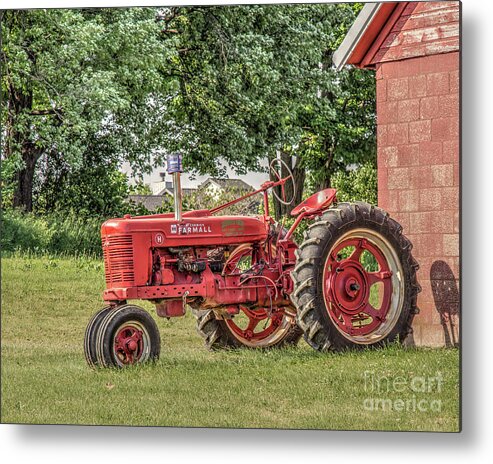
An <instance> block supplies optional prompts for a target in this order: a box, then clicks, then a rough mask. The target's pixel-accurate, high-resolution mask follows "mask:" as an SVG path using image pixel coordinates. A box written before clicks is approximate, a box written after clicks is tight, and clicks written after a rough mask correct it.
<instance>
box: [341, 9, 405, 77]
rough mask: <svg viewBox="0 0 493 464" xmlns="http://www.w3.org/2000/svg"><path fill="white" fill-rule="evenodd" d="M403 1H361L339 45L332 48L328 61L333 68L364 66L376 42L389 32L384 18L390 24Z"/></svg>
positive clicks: (374, 49) (395, 18) (369, 58)
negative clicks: (352, 22) (363, 4)
mask: <svg viewBox="0 0 493 464" xmlns="http://www.w3.org/2000/svg"><path fill="white" fill-rule="evenodd" d="M407 3H408V2H380V3H365V6H364V7H363V8H362V10H361V11H360V13H359V14H358V16H357V17H356V20H355V21H354V24H353V25H352V26H351V28H350V29H349V31H348V33H347V34H346V37H344V40H343V41H342V43H341V45H340V46H339V48H338V49H337V50H336V51H335V52H334V55H333V57H332V62H333V63H334V65H335V66H336V69H337V70H338V71H340V70H341V69H342V68H343V67H344V66H345V65H346V64H353V65H355V66H358V67H366V66H368V65H369V64H370V60H371V58H373V55H374V54H375V52H376V50H377V48H378V46H379V45H380V44H381V43H382V42H383V40H384V39H385V37H386V36H387V34H388V32H389V31H388V30H387V29H388V27H385V26H386V24H387V22H389V19H390V20H391V21H390V22H391V24H390V26H393V24H394V22H395V20H397V18H398V16H399V15H400V13H401V12H402V10H403V9H404V7H405V6H406V5H407ZM396 8H397V10H396ZM395 13H398V14H395ZM382 32H384V34H382ZM383 35H385V37H383ZM372 52H373V53H372ZM367 55H371V56H367Z"/></svg>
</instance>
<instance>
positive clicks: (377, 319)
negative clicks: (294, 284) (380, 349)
mask: <svg viewBox="0 0 493 464" xmlns="http://www.w3.org/2000/svg"><path fill="white" fill-rule="evenodd" d="M345 248H347V249H349V248H352V249H353V251H352V252H351V254H350V255H349V256H348V257H346V258H341V256H340V254H342V253H341V252H342V251H343V250H344V249H345ZM365 251H366V252H368V253H369V254H370V255H372V256H373V258H374V260H373V262H374V263H375V262H376V264H378V270H377V271H374V272H370V271H368V270H367V269H365V267H364V266H363V264H362V263H361V261H360V260H361V256H362V254H363V252H365ZM323 276H324V277H323V278H324V285H323V296H324V300H325V306H326V308H327V312H328V313H329V316H330V317H331V319H332V320H333V321H334V322H335V324H336V325H337V327H338V328H339V329H340V330H341V331H343V332H344V333H346V334H348V335H351V336H364V335H368V334H370V333H372V332H373V331H375V330H376V329H377V328H378V327H379V326H380V325H381V324H382V323H384V322H385V317H386V315H387V313H388V311H389V309H390V303H391V296H392V280H391V276H392V272H391V271H390V268H389V264H388V262H387V259H386V258H385V256H384V255H383V253H382V252H381V250H380V249H379V248H378V247H377V246H376V245H374V244H373V243H371V242H370V241H368V240H367V239H365V238H348V239H346V240H343V241H342V242H340V243H339V244H337V245H336V246H335V247H334V248H333V249H332V250H331V251H330V253H329V256H328V258H327V261H326V263H325V267H324V273H323ZM376 284H379V285H378V287H379V288H378V289H375V290H374V292H376V293H377V295H378V296H377V297H376V298H377V299H378V300H379V302H380V305H377V306H378V307H375V306H373V305H372V304H371V303H370V298H371V292H372V287H373V286H374V285H376ZM374 299H375V297H374Z"/></svg>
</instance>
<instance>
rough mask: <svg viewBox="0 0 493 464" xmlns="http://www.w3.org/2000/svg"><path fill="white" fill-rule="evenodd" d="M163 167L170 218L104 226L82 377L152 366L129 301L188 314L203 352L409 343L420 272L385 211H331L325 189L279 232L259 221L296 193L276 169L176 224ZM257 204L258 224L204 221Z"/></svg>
mask: <svg viewBox="0 0 493 464" xmlns="http://www.w3.org/2000/svg"><path fill="white" fill-rule="evenodd" d="M170 159H171V161H170V160H168V171H170V172H172V173H173V176H174V186H175V213H174V214H173V213H170V214H156V215H151V216H138V217H131V216H129V215H127V216H125V217H124V218H122V219H110V220H108V221H106V222H105V223H104V224H103V225H102V229H101V234H102V244H103V254H104V265H105V274H106V290H105V291H104V301H105V302H106V303H107V306H106V307H104V308H103V309H102V310H100V311H99V312H98V313H96V314H95V315H94V316H93V318H92V319H91V321H90V322H89V324H88V326H87V329H86V333H85V339H84V351H85V355H86V359H87V362H88V363H89V364H90V365H91V366H105V367H112V366H116V367H124V366H127V365H131V364H137V363H142V362H145V361H149V360H155V359H157V358H158V357H159V353H160V336H159V331H158V328H157V325H156V323H155V322H154V320H153V318H152V317H151V316H150V315H149V314H148V313H147V312H146V311H145V310H144V309H142V308H140V307H138V306H136V305H134V304H130V303H128V302H129V300H148V301H150V302H152V303H153V304H155V305H156V310H157V314H158V315H159V316H161V317H166V318H170V317H177V316H183V315H184V314H185V311H186V308H187V307H188V308H191V309H192V311H193V313H194V314H195V316H196V318H197V329H198V332H199V333H200V334H201V335H202V336H203V338H204V339H205V344H206V346H207V347H208V348H210V349H216V348H223V347H224V348H225V347H241V346H246V347H250V348H267V347H279V346H285V345H289V344H295V343H297V342H298V340H299V339H300V337H301V336H302V335H303V336H304V338H305V340H306V341H307V342H308V343H309V344H310V345H311V346H312V347H313V348H315V349H316V350H320V351H328V350H344V349H347V348H362V347H373V346H381V345H383V344H385V343H388V342H392V341H394V340H404V339H405V338H406V337H407V336H408V335H409V334H410V332H411V331H412V329H411V323H412V320H413V317H414V315H415V314H416V313H417V306H416V299H417V294H418V292H419V291H420V287H419V284H418V282H417V280H416V270H417V269H418V265H417V263H416V261H415V260H414V259H413V257H412V255H411V248H412V245H411V243H410V241H409V240H408V239H407V238H406V237H405V236H404V235H402V232H401V231H402V228H401V226H400V225H399V224H398V223H397V222H396V221H394V220H393V219H391V218H390V217H389V215H388V214H387V213H385V212H384V211H383V210H381V209H380V208H377V207H375V206H371V205H369V204H367V203H362V202H357V203H337V202H336V191H335V190H334V189H326V190H322V191H320V192H318V193H316V194H314V195H312V196H311V197H309V198H307V199H306V200H304V201H303V202H301V203H300V204H299V205H298V206H296V207H295V208H294V209H293V210H292V212H291V214H292V216H294V217H295V220H294V223H293V224H292V226H291V227H290V228H289V230H286V229H285V228H283V227H282V225H281V224H277V223H276V222H275V221H274V219H273V218H272V217H270V215H269V202H268V191H269V190H270V189H272V192H273V194H274V195H275V196H276V198H277V199H278V200H279V201H281V202H283V203H290V202H289V201H288V199H287V198H286V195H285V193H284V192H285V188H284V187H285V185H286V183H287V182H292V183H293V188H291V191H294V179H293V175H292V173H291V172H290V171H289V169H288V167H287V166H285V164H284V166H281V164H283V163H282V161H280V160H274V162H273V163H272V164H271V171H272V172H273V174H274V177H272V178H274V179H275V180H274V181H268V182H265V183H264V184H263V185H262V186H261V187H260V189H258V190H256V191H255V192H252V193H249V194H247V195H245V196H243V197H241V198H239V199H237V200H234V201H232V202H229V203H226V204H224V205H221V206H219V207H217V208H214V209H211V210H196V211H187V212H185V213H183V214H182V212H181V188H180V182H179V181H180V171H181V166H180V162H179V159H178V163H177V164H173V158H170ZM176 160H177V159H175V160H174V161H175V162H176ZM276 163H277V164H276ZM281 167H283V172H285V173H286V172H287V173H288V175H287V176H286V177H281ZM257 193H262V194H263V200H264V214H263V215H260V216H214V213H217V212H218V211H221V210H222V209H224V208H226V207H228V206H231V205H232V204H234V203H237V202H239V201H241V200H243V199H245V198H247V197H250V196H252V195H254V194H257ZM293 197H294V195H293ZM303 220H311V221H312V223H311V224H310V225H309V226H308V229H307V230H306V232H305V235H304V239H303V241H302V243H301V244H299V245H298V244H296V243H295V241H294V240H293V233H294V231H295V229H296V228H297V226H298V225H299V224H300V222H301V221H303Z"/></svg>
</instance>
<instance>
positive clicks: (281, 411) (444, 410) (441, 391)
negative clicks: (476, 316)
mask: <svg viewBox="0 0 493 464" xmlns="http://www.w3.org/2000/svg"><path fill="white" fill-rule="evenodd" d="M103 286H104V274H103V266H102V262H101V261H96V260H88V259H82V258H80V259H60V258H49V257H44V258H34V257H28V256H24V257H8V258H3V259H2V372H1V380H2V392H1V393H2V400H1V401H2V403H1V406H2V410H1V414H2V415H1V419H2V422H15V423H52V424H53V423H57V424H127V425H163V426H195V427H255V428H257V427H267V428H295V429H301V428H314V429H350V430H352V429H372V430H435V431H457V430H458V428H459V419H458V417H459V361H458V358H459V353H458V351H457V350H451V349H448V350H446V349H440V350H430V349H402V348H399V347H396V346H392V347H389V348H387V349H385V350H378V351H365V352H360V353H354V352H352V353H343V354H320V353H317V352H315V351H314V350H312V349H311V348H309V347H308V345H306V344H305V342H304V341H301V342H300V344H299V345H298V347H296V348H290V349H286V350H273V351H265V352H255V351H251V350H238V351H224V352H208V351H207V350H206V349H205V348H204V346H203V341H202V339H201V338H200V337H199V335H198V334H197V333H196V331H195V321H194V318H193V317H192V316H191V315H187V316H186V317H184V318H177V319H172V320H170V321H167V320H166V319H161V318H157V317H155V312H154V311H153V310H152V306H151V305H146V304H144V305H143V306H145V307H146V308H147V309H150V310H151V311H150V312H151V314H152V315H153V316H154V317H155V319H156V320H157V323H158V325H159V328H160V331H161V338H162V351H161V359H160V360H159V362H157V363H156V364H153V365H147V366H137V367H133V368H129V369H124V370H92V369H90V368H89V367H88V366H87V365H86V362H85V359H84V353H83V349H82V344H83V336H84V331H85V327H86V324H87V322H88V320H89V318H90V317H91V315H92V314H93V313H94V312H95V311H96V310H98V309H99V308H100V307H101V306H102V301H101V292H102V290H103ZM437 379H438V382H437Z"/></svg>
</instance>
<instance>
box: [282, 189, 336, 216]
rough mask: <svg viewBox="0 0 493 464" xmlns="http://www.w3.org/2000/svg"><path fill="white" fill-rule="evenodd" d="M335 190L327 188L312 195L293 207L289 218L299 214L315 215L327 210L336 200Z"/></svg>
mask: <svg viewBox="0 0 493 464" xmlns="http://www.w3.org/2000/svg"><path fill="white" fill-rule="evenodd" d="M336 193H337V190H336V189H332V188H328V189H325V190H320V192H317V193H314V194H313V195H311V196H309V197H308V198H307V199H306V200H304V201H302V202H301V203H300V204H299V205H298V206H295V207H294V208H293V209H292V211H291V216H298V214H300V213H306V214H315V213H317V212H318V211H321V210H323V209H325V208H327V207H328V206H329V205H330V204H331V203H332V202H333V201H334V200H335V198H336Z"/></svg>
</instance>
